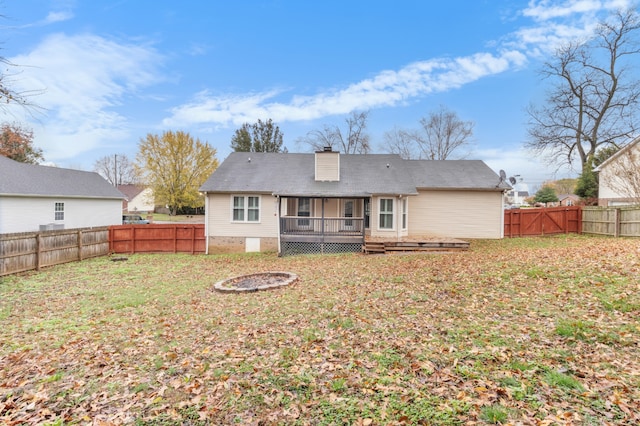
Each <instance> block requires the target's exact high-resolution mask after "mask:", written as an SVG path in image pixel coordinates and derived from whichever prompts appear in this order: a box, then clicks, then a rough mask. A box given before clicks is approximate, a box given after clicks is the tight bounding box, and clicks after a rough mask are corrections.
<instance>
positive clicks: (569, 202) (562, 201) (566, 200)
mask: <svg viewBox="0 0 640 426" xmlns="http://www.w3.org/2000/svg"><path fill="white" fill-rule="evenodd" d="M579 201H580V197H578V196H577V195H575V194H560V195H558V202H557V203H554V206H562V207H570V206H575V205H577V204H578V202H579Z"/></svg>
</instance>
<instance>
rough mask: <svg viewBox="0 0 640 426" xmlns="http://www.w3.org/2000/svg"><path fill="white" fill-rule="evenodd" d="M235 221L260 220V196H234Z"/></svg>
mask: <svg viewBox="0 0 640 426" xmlns="http://www.w3.org/2000/svg"><path fill="white" fill-rule="evenodd" d="M233 221H234V222H259V221H260V197H256V196H234V197H233Z"/></svg>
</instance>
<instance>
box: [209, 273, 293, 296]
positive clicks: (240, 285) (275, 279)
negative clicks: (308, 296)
mask: <svg viewBox="0 0 640 426" xmlns="http://www.w3.org/2000/svg"><path fill="white" fill-rule="evenodd" d="M297 280H298V276H297V275H296V274H293V273H291V272H259V273H256V274H249V275H240V276H238V277H233V278H228V279H226V280H222V281H218V282H217V283H215V284H214V285H213V288H214V290H216V291H221V292H225V293H246V292H251V291H261V290H271V289H273V288H278V287H284V286H287V285H289V284H292V283H294V282H296V281H297Z"/></svg>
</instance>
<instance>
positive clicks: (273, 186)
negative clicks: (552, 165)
mask: <svg viewBox="0 0 640 426" xmlns="http://www.w3.org/2000/svg"><path fill="white" fill-rule="evenodd" d="M249 159H250V160H249ZM314 165H315V157H314V154H276V153H256V152H251V153H249V152H233V153H231V154H230V155H229V156H228V157H227V158H226V159H225V160H224V161H223V162H222V164H221V165H220V166H219V167H218V169H217V170H216V171H215V172H213V174H212V175H211V176H210V177H209V179H207V181H206V182H205V183H204V184H203V185H202V186H201V187H200V191H202V192H235V193H243V192H244V193H248V192H255V193H272V194H275V195H281V196H320V197H347V196H350V197H366V196H370V195H388V194H396V195H399V194H402V195H412V194H417V189H419V188H420V189H471V190H493V191H500V190H502V189H506V188H508V187H509V186H508V185H506V184H503V185H500V187H498V183H499V177H498V175H497V174H496V173H495V172H494V171H493V170H491V169H490V168H489V167H488V166H487V165H486V164H485V163H484V162H482V161H480V160H457V161H450V160H447V161H429V160H403V159H402V158H401V157H400V156H398V155H395V154H341V155H340V181H339V182H316V181H315V179H314V172H315V170H314Z"/></svg>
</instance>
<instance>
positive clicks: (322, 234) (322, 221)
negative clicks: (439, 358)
mask: <svg viewBox="0 0 640 426" xmlns="http://www.w3.org/2000/svg"><path fill="white" fill-rule="evenodd" d="M324 202H325V198H324V197H322V198H320V203H321V204H322V219H321V220H320V231H321V234H320V235H321V236H322V242H321V243H320V244H321V247H324Z"/></svg>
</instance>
